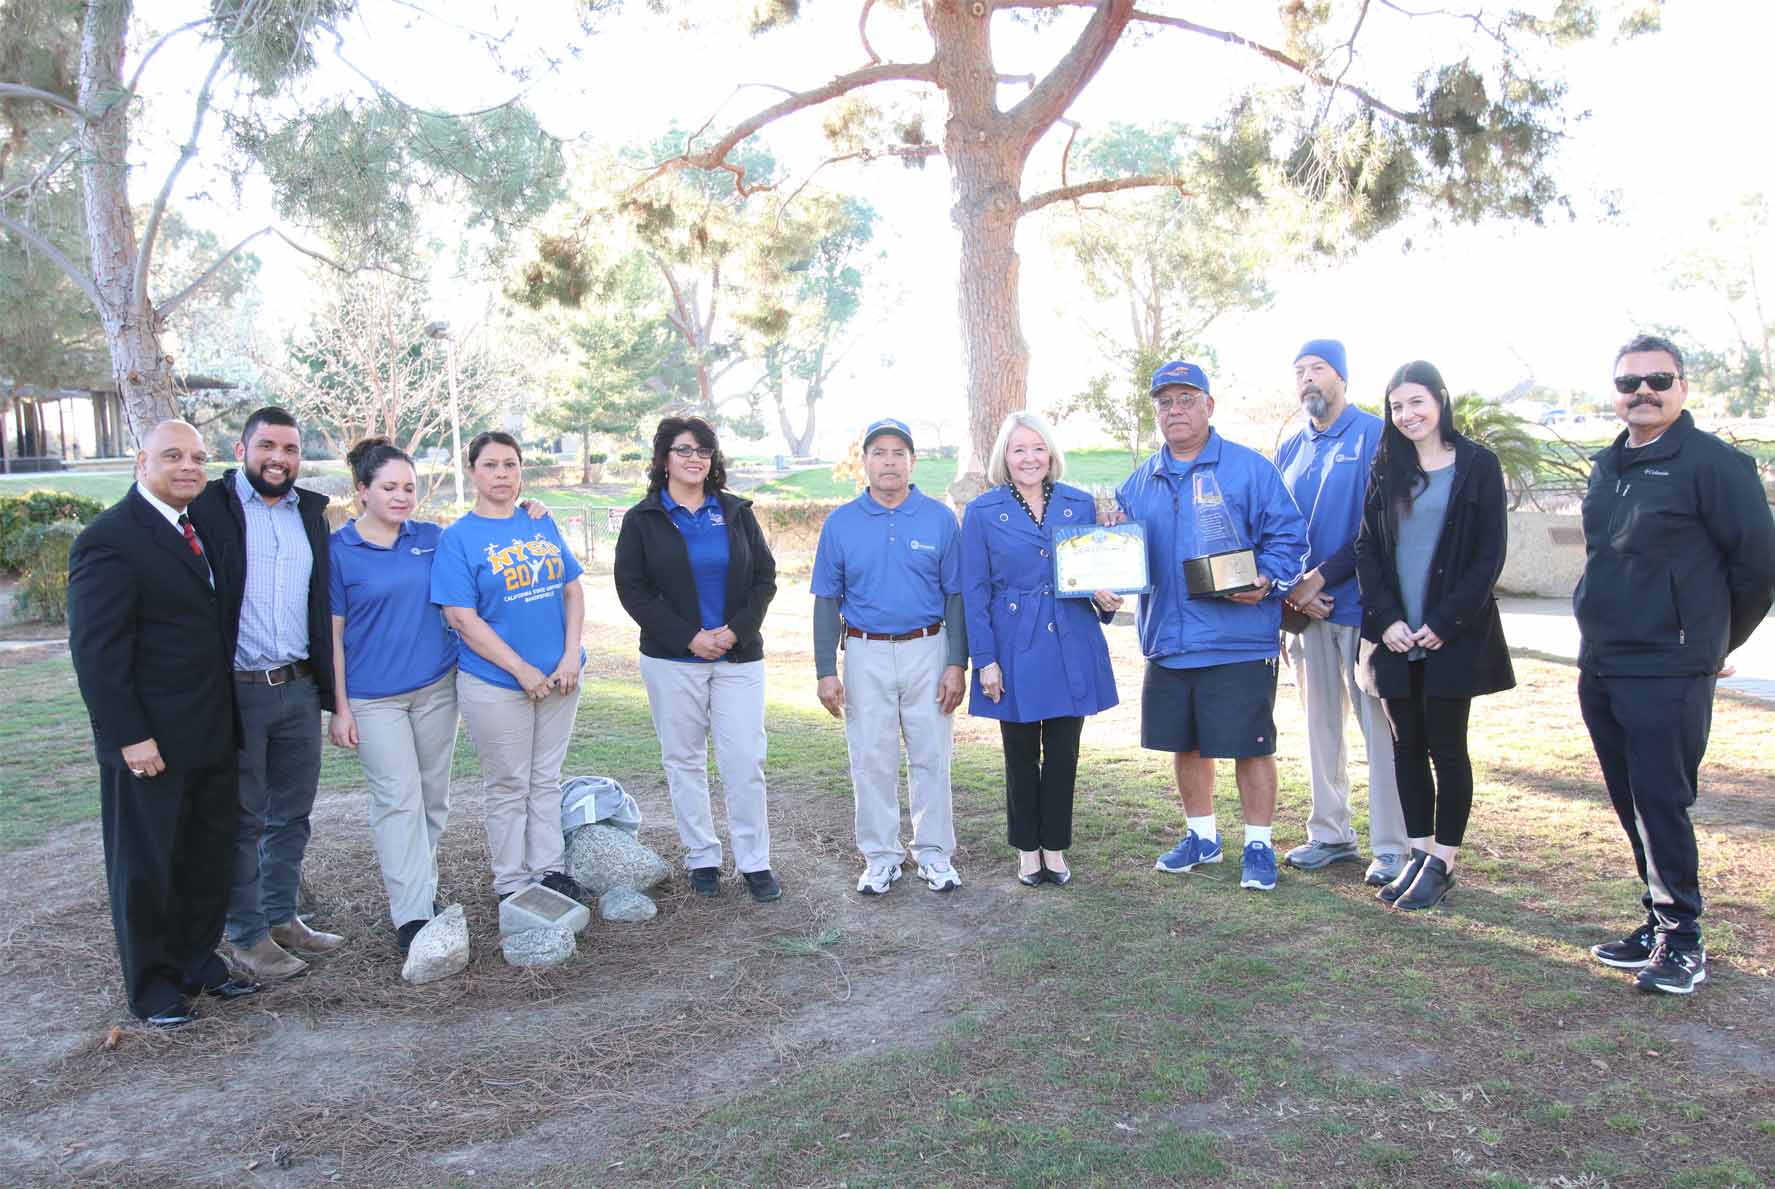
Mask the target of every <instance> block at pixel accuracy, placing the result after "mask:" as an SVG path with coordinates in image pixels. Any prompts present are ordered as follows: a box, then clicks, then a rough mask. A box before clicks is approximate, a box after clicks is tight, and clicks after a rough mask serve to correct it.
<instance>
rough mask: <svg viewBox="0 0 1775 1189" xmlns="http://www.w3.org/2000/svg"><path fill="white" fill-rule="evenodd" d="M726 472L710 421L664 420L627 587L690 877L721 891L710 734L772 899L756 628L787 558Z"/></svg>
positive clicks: (627, 543)
mask: <svg viewBox="0 0 1775 1189" xmlns="http://www.w3.org/2000/svg"><path fill="white" fill-rule="evenodd" d="M726 484H727V466H726V463H725V462H724V461H723V459H722V457H721V447H720V444H719V443H718V442H717V441H716V439H715V431H714V430H713V429H711V428H710V427H709V424H708V422H706V421H703V420H702V419H701V418H698V417H690V418H684V417H667V418H666V419H665V420H663V421H661V422H660V423H659V428H658V429H657V430H655V431H654V435H653V466H652V469H651V470H650V471H649V472H648V484H647V497H646V498H645V499H643V500H642V501H641V502H640V503H638V504H636V505H635V506H634V507H633V508H630V509H629V511H628V513H627V515H625V516H624V517H623V522H622V532H621V534H620V535H619V536H618V537H617V540H616V594H617V597H618V598H619V599H621V600H622V605H623V609H624V610H625V611H627V612H628V613H629V616H630V618H632V619H633V620H634V621H635V622H636V623H637V624H639V625H641V680H642V682H643V683H644V684H645V685H646V687H647V702H648V705H649V706H650V707H651V708H652V710H653V729H654V733H655V734H657V735H658V736H659V744H660V760H661V763H662V764H663V765H664V767H665V770H666V786H667V788H668V789H669V790H670V792H671V795H672V815H673V816H674V817H675V818H676V819H677V821H678V837H679V839H680V841H682V842H683V843H684V849H685V852H686V853H685V858H684V864H685V866H686V867H688V868H689V869H690V886H691V889H692V890H693V891H695V892H696V894H697V895H699V896H719V895H720V894H721V840H720V838H719V837H717V836H716V834H715V819H714V815H713V813H712V811H711V809H710V804H709V759H708V756H709V750H708V745H709V740H710V739H711V738H713V739H714V741H715V763H716V765H717V767H719V768H720V770H721V783H722V785H723V787H724V789H725V790H726V794H727V827H728V836H729V839H730V841H731V843H732V845H733V856H734V869H735V870H737V871H738V872H739V873H740V876H741V877H742V878H743V879H744V880H745V881H746V887H747V889H748V890H749V891H750V892H751V893H752V898H753V899H754V900H759V901H767V900H775V899H777V898H778V897H780V896H781V895H782V894H783V890H782V887H781V885H779V884H778V883H777V880H776V877H775V876H773V875H772V874H771V871H770V820H769V817H768V815H767V813H766V811H765V801H764V748H765V736H764V640H763V637H762V636H761V635H760V634H759V627H760V625H761V624H763V622H764V612H765V609H766V608H767V607H769V606H770V600H771V598H772V596H774V595H775V594H776V592H777V563H776V559H775V558H773V557H771V555H770V547H769V546H768V545H766V544H765V543H764V534H763V533H761V532H760V531H759V529H758V520H757V518H756V517H755V516H753V514H752V502H751V501H750V500H745V499H741V498H740V497H739V496H736V495H734V494H733V493H732V492H730V491H726V490H724V488H725V486H726Z"/></svg>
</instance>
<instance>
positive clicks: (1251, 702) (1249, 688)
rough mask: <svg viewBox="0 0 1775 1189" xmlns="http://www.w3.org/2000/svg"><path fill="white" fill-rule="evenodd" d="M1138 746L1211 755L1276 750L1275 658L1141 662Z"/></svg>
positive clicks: (1221, 756) (1237, 755) (1260, 753)
mask: <svg viewBox="0 0 1775 1189" xmlns="http://www.w3.org/2000/svg"><path fill="white" fill-rule="evenodd" d="M1140 746H1142V747H1145V748H1148V749H1150V750H1152V751H1171V752H1179V751H1193V752H1199V753H1200V754H1201V755H1203V756H1212V757H1214V758H1216V759H1244V758H1245V757H1247V756H1269V755H1275V754H1276V662H1275V661H1240V662H1238V663H1236V664H1231V665H1210V666H1208V667H1207V668H1204V669H1167V668H1166V667H1165V666H1163V665H1158V664H1154V663H1153V662H1151V661H1148V662H1147V663H1146V683H1145V685H1144V686H1142V687H1141V691H1140Z"/></svg>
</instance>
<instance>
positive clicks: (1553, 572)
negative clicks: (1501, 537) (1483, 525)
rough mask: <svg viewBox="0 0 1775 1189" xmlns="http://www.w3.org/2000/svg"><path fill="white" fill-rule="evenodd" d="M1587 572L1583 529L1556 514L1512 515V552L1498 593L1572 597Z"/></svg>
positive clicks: (1580, 524) (1515, 513) (1500, 580)
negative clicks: (1585, 568) (1579, 580)
mask: <svg viewBox="0 0 1775 1189" xmlns="http://www.w3.org/2000/svg"><path fill="white" fill-rule="evenodd" d="M1583 573H1584V526H1583V523H1582V522H1581V521H1580V520H1579V519H1578V517H1576V516H1563V515H1560V514H1559V513H1556V512H1525V511H1516V512H1512V513H1510V551H1509V555H1508V556H1507V557H1506V558H1505V559H1504V575H1503V577H1501V578H1499V579H1498V590H1499V591H1500V592H1502V593H1504V594H1517V595H1540V596H1542V597H1543V598H1555V599H1564V598H1570V597H1571V593H1572V591H1573V590H1574V589H1575V588H1576V587H1577V585H1578V578H1579V576H1580V575H1582V574H1583Z"/></svg>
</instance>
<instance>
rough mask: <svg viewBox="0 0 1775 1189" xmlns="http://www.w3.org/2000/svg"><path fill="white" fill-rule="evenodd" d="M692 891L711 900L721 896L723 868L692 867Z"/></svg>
mask: <svg viewBox="0 0 1775 1189" xmlns="http://www.w3.org/2000/svg"><path fill="white" fill-rule="evenodd" d="M690 890H691V891H693V892H695V893H696V894H697V895H699V896H706V897H708V898H709V899H714V898H715V897H716V896H719V895H720V894H721V868H719V867H692V868H691V869H690Z"/></svg>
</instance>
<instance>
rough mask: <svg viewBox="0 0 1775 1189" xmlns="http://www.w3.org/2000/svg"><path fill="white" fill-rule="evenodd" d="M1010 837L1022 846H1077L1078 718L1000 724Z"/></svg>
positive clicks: (1082, 724) (1080, 727) (1082, 725)
mask: <svg viewBox="0 0 1775 1189" xmlns="http://www.w3.org/2000/svg"><path fill="white" fill-rule="evenodd" d="M998 729H999V734H1000V736H1001V737H1002V738H1003V739H1004V744H1005V822H1006V830H1005V833H1006V836H1007V838H1008V839H1009V841H1010V843H1011V845H1012V846H1014V847H1016V848H1017V849H1018V850H1065V849H1066V848H1067V847H1069V846H1071V845H1072V786H1073V781H1074V779H1075V778H1076V777H1077V776H1078V771H1079V734H1080V732H1082V731H1083V730H1084V729H1085V720H1084V719H1083V718H1079V717H1071V718H1044V719H1042V720H1041V721H1040V722H1001V723H999V724H998Z"/></svg>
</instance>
